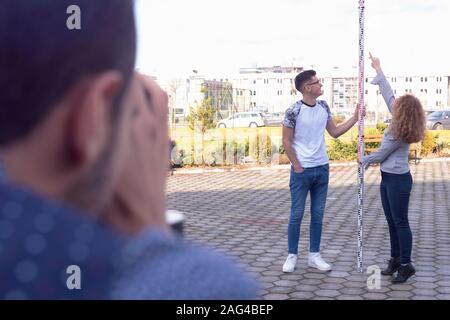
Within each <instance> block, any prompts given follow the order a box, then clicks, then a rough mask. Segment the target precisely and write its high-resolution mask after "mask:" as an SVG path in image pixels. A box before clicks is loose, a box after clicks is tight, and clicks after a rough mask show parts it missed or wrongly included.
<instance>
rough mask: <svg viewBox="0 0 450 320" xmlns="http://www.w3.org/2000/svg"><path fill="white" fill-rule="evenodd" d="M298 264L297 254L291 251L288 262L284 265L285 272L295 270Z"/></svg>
mask: <svg viewBox="0 0 450 320" xmlns="http://www.w3.org/2000/svg"><path fill="white" fill-rule="evenodd" d="M296 264H297V255H296V254H293V253H289V254H288V257H287V259H286V262H285V263H284V265H283V272H294V270H295V265H296Z"/></svg>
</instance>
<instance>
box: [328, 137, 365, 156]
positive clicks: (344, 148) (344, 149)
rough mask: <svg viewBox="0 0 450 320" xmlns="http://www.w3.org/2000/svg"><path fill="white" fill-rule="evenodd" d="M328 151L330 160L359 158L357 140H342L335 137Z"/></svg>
mask: <svg viewBox="0 0 450 320" xmlns="http://www.w3.org/2000/svg"><path fill="white" fill-rule="evenodd" d="M327 152H328V157H329V158H330V160H356V159H357V158H358V143H357V141H352V142H342V141H340V140H339V139H335V140H333V142H332V143H331V145H330V146H329V148H328V151H327Z"/></svg>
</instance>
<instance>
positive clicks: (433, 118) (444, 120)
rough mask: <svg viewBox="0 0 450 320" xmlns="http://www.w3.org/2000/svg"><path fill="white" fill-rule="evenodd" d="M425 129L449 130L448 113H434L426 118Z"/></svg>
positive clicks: (449, 120)
mask: <svg viewBox="0 0 450 320" xmlns="http://www.w3.org/2000/svg"><path fill="white" fill-rule="evenodd" d="M427 129H432V130H444V129H450V111H447V110H444V111H434V112H432V113H430V114H429V115H428V116H427Z"/></svg>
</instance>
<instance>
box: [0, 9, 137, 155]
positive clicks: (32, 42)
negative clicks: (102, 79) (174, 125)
mask: <svg viewBox="0 0 450 320" xmlns="http://www.w3.org/2000/svg"><path fill="white" fill-rule="evenodd" d="M71 5H77V6H78V7H79V8H80V11H81V15H80V16H81V25H80V27H81V29H80V30H76V29H75V30H69V28H68V27H67V20H68V18H69V17H70V16H71V14H70V13H67V11H68V7H69V6H71ZM135 28H136V27H135V20H134V2H133V0H1V5H0V145H2V146H4V145H6V144H9V143H12V142H14V141H15V140H17V139H20V138H22V137H24V136H25V135H27V134H28V133H29V132H30V131H31V130H32V129H33V128H34V127H35V126H36V125H37V124H38V123H39V122H40V121H42V120H43V119H44V118H45V116H47V115H48V114H49V113H50V112H51V111H52V108H53V107H54V106H55V105H56V104H57V103H58V101H59V100H60V99H62V98H63V96H64V94H65V93H66V92H67V91H68V90H69V89H70V88H71V87H73V86H74V85H75V84H76V83H77V82H78V81H79V80H81V79H82V78H84V77H86V76H89V75H95V74H98V73H101V72H103V71H106V70H117V71H119V72H121V73H122V76H123V77H124V80H125V85H124V86H123V87H122V89H121V91H120V92H119V94H118V96H117V97H116V103H115V105H114V108H115V110H114V113H115V114H117V113H119V105H120V103H119V101H120V100H121V97H122V96H123V94H124V91H125V89H126V87H127V85H128V83H129V82H130V79H131V76H132V74H133V71H134V63H135V56H136V30H135Z"/></svg>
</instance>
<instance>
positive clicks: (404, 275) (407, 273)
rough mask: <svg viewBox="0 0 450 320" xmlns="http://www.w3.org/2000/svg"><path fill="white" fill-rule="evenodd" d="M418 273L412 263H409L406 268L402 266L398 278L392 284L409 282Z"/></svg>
mask: <svg viewBox="0 0 450 320" xmlns="http://www.w3.org/2000/svg"><path fill="white" fill-rule="evenodd" d="M415 273H416V269H414V267H413V265H412V264H411V263H408V264H407V265H406V266H400V268H399V269H398V272H397V276H396V277H395V278H394V279H392V283H394V284H395V283H403V282H405V281H406V280H408V279H409V278H410V277H411V276H413V275H414V274H415Z"/></svg>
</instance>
